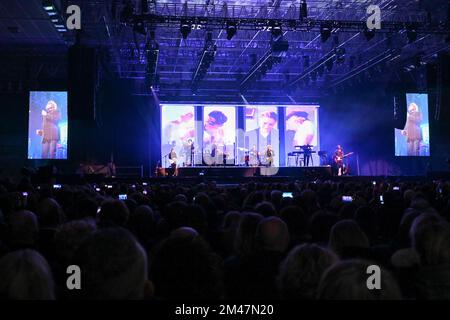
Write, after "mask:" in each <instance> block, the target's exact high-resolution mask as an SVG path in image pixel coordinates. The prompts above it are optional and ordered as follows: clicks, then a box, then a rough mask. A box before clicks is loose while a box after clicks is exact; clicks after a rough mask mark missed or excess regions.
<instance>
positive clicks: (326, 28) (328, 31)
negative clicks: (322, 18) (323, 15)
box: [320, 23, 332, 42]
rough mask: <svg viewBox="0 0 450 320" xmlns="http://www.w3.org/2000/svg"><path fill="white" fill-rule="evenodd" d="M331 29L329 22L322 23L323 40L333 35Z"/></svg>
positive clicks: (321, 37) (321, 33)
mask: <svg viewBox="0 0 450 320" xmlns="http://www.w3.org/2000/svg"><path fill="white" fill-rule="evenodd" d="M331 29H332V28H331V25H330V24H328V23H322V24H321V25H320V39H321V40H322V42H326V41H327V40H328V39H329V38H330V37H331Z"/></svg>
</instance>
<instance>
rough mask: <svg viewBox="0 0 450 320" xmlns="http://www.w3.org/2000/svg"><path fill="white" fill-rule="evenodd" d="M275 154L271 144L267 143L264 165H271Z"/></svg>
mask: <svg viewBox="0 0 450 320" xmlns="http://www.w3.org/2000/svg"><path fill="white" fill-rule="evenodd" d="M274 156H275V152H274V151H273V149H272V146H271V145H270V144H269V145H268V146H267V148H266V166H268V167H272V166H273V158H274Z"/></svg>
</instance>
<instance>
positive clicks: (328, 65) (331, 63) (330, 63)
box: [325, 58, 333, 72]
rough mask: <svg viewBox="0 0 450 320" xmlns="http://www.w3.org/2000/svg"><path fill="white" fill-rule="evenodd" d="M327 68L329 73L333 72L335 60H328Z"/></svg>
mask: <svg viewBox="0 0 450 320" xmlns="http://www.w3.org/2000/svg"><path fill="white" fill-rule="evenodd" d="M325 66H326V67H327V70H328V72H331V70H333V59H331V58H330V59H328V60H327V62H325Z"/></svg>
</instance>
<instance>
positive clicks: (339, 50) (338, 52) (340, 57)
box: [336, 48, 345, 64]
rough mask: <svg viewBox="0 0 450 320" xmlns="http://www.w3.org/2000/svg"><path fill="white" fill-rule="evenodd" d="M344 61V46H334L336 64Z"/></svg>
mask: <svg viewBox="0 0 450 320" xmlns="http://www.w3.org/2000/svg"><path fill="white" fill-rule="evenodd" d="M344 61H345V49H344V48H336V62H337V63H338V64H342V63H344Z"/></svg>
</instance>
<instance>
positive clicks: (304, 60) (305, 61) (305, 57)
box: [303, 56, 309, 69]
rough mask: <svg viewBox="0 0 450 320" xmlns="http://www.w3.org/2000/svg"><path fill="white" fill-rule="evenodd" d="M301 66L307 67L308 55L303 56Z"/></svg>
mask: <svg viewBox="0 0 450 320" xmlns="http://www.w3.org/2000/svg"><path fill="white" fill-rule="evenodd" d="M303 68H304V69H306V68H309V56H303Z"/></svg>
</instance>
